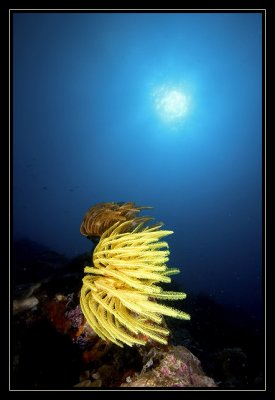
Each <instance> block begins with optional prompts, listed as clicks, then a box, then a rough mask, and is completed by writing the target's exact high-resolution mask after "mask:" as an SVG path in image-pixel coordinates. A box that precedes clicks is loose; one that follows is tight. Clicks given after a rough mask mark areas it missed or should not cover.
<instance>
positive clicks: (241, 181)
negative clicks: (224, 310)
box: [13, 13, 262, 314]
mask: <svg viewBox="0 0 275 400" xmlns="http://www.w3.org/2000/svg"><path fill="white" fill-rule="evenodd" d="M261 32H262V26H261V15H260V14H259V13H198V14H195V13H186V14H185V13H175V14H167V13H164V14H160V13H155V14H149V13H148V14H147V13H143V14H142V13H141V14H136V13H134V14H130V13H126V14H120V13H117V14H116V13H109V14H100V13H95V14H93V13H91V14H89V13H80V14H77V13H53V14H51V13H15V14H14V16H13V128H14V129H13V159H14V163H13V178H14V179H13V184H14V188H13V199H14V214H13V223H14V237H15V239H17V238H21V237H28V238H30V239H32V240H35V241H38V242H41V243H43V244H45V245H47V246H49V247H51V248H52V249H53V250H56V251H58V252H61V253H63V254H65V255H67V256H75V255H77V254H79V253H81V252H85V251H89V250H90V247H91V244H90V243H89V242H88V241H87V240H86V239H85V238H84V237H82V236H81V235H80V233H79V227H80V224H81V222H82V218H83V215H84V213H85V212H86V210H87V209H88V208H89V207H90V206H91V205H93V204H96V203H98V202H109V201H134V202H136V203H137V204H138V205H151V206H153V207H154V209H153V210H151V211H150V215H152V216H154V217H155V218H156V219H157V220H162V221H164V222H165V227H166V228H167V229H172V230H173V231H174V235H172V236H170V237H169V238H167V240H168V242H169V244H170V250H171V257H170V265H171V266H175V267H180V268H181V274H180V275H178V276H175V277H174V279H175V280H176V281H177V282H178V283H180V285H181V287H182V289H183V290H185V291H186V292H187V293H189V292H195V293H196V292H200V291H204V292H206V293H208V294H210V295H213V296H214V297H216V298H217V299H218V300H220V301H223V302H224V303H228V304H231V305H233V306H234V307H237V308H239V307H240V308H245V309H247V310H249V312H251V313H252V314H253V313H259V307H260V303H261V269H262V245H261V240H262V237H261V229H262V221H261V215H262V202H261V196H262V170H261V163H262V160H261V154H262V143H261V140H262V114H261V108H262V97H261V96H262V55H261V52H262V37H261ZM165 84H169V85H177V84H181V85H183V86H184V87H185V88H186V93H187V94H188V96H189V97H190V99H191V100H190V107H189V112H188V114H187V115H186V118H185V120H184V121H182V123H181V124H180V125H178V126H174V125H173V123H171V124H168V123H164V122H163V121H162V120H161V118H159V115H158V114H157V113H156V111H155V109H154V103H153V99H152V92H153V91H154V89H155V88H156V87H158V86H159V85H165Z"/></svg>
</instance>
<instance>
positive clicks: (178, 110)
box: [154, 86, 188, 122]
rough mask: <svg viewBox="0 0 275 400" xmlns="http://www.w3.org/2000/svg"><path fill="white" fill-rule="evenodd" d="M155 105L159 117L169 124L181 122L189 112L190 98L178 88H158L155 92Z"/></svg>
mask: <svg viewBox="0 0 275 400" xmlns="http://www.w3.org/2000/svg"><path fill="white" fill-rule="evenodd" d="M154 104H155V108H156V111H157V112H158V114H159V116H160V117H161V118H162V119H163V120H164V121H167V122H176V121H180V120H182V119H183V118H184V117H185V116H186V114H187V112H188V97H187V95H186V94H185V93H184V92H183V90H182V89H180V88H176V87H170V86H161V87H160V88H158V89H157V90H156V91H155V92H154Z"/></svg>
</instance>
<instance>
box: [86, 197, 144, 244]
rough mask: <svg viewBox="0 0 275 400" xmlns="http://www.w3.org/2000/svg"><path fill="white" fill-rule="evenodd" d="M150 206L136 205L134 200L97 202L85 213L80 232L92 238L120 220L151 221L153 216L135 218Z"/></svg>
mask: <svg viewBox="0 0 275 400" xmlns="http://www.w3.org/2000/svg"><path fill="white" fill-rule="evenodd" d="M149 208H151V207H144V206H136V205H135V203H133V202H128V203H114V202H112V203H99V204H96V205H95V206H92V207H91V208H89V210H88V211H87V212H86V214H85V215H84V219H83V222H82V224H81V226H80V232H81V234H82V235H84V236H86V237H88V238H90V237H94V236H101V235H102V234H103V233H104V232H105V231H106V230H107V229H109V228H110V227H111V226H112V225H114V224H115V223H116V222H118V221H121V222H124V221H129V220H134V223H135V224H137V223H140V222H146V221H149V220H150V219H152V218H149V217H139V218H135V217H136V215H137V213H139V212H140V211H141V210H143V209H149ZM134 218H135V219H134Z"/></svg>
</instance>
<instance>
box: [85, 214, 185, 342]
mask: <svg viewBox="0 0 275 400" xmlns="http://www.w3.org/2000/svg"><path fill="white" fill-rule="evenodd" d="M136 220H137V221H135V219H131V220H128V221H123V222H121V221H117V222H116V223H115V224H114V225H112V226H111V227H110V228H108V229H107V230H106V231H105V232H104V233H103V234H102V236H101V238H100V241H99V243H98V244H97V246H96V247H95V249H94V252H93V266H91V267H90V266H87V267H85V269H84V272H85V273H86V274H87V275H86V276H85V277H84V278H83V286H82V289H81V295H80V305H81V308H82V311H83V313H84V315H85V317H86V320H87V322H88V323H89V324H90V326H91V327H92V329H93V330H94V331H95V332H96V333H97V334H98V335H99V336H100V337H101V338H102V339H103V340H109V341H111V342H113V343H115V344H116V345H118V346H121V347H123V344H124V343H126V344H127V345H129V346H132V345H133V344H140V345H144V344H146V342H147V340H148V338H150V339H153V340H155V341H157V342H159V343H163V344H166V343H167V337H168V335H169V330H168V329H167V328H166V327H164V326H163V324H162V322H163V315H167V316H171V317H175V318H180V319H190V316H189V314H187V313H185V312H183V311H180V310H177V309H174V308H171V307H168V306H166V305H163V304H158V303H157V301H156V300H179V299H184V298H185V297H186V294H185V293H181V292H171V291H170V292H169V291H163V289H162V288H161V287H160V286H158V283H161V282H164V283H169V282H171V278H170V275H173V274H176V273H178V272H179V270H178V269H175V268H168V267H167V265H166V263H167V261H168V256H169V254H170V253H169V250H168V244H167V243H166V242H165V241H161V239H162V238H163V237H164V236H167V235H170V234H172V233H173V232H172V231H168V230H161V229H160V228H161V226H162V223H158V224H155V225H151V226H145V225H144V221H141V222H140V221H139V219H138V218H136Z"/></svg>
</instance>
